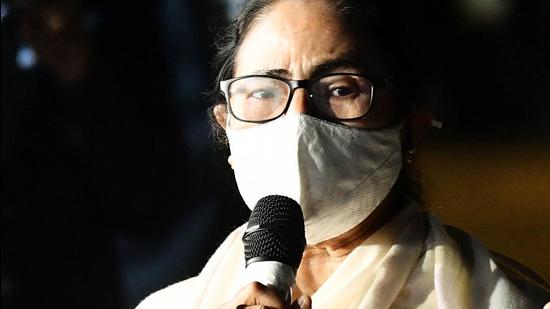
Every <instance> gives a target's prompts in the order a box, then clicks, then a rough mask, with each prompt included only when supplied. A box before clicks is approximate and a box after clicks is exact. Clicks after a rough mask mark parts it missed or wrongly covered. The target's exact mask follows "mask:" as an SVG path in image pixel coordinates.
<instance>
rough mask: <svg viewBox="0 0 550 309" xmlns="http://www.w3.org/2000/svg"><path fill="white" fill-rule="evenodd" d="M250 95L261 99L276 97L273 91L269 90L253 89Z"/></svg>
mask: <svg viewBox="0 0 550 309" xmlns="http://www.w3.org/2000/svg"><path fill="white" fill-rule="evenodd" d="M250 96H251V97H253V98H255V99H259V100H265V99H271V98H273V97H274V95H273V92H272V91H268V90H257V91H253V92H252V93H251V95H250Z"/></svg>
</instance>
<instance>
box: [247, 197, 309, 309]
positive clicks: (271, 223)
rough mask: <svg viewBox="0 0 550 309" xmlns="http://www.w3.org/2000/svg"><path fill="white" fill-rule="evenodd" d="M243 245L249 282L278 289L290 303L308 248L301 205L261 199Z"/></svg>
mask: <svg viewBox="0 0 550 309" xmlns="http://www.w3.org/2000/svg"><path fill="white" fill-rule="evenodd" d="M243 244H244V258H245V262H246V270H245V275H246V277H247V279H248V280H249V282H252V281H257V282H260V283H262V284H264V285H266V286H269V287H271V288H274V289H275V290H276V291H277V292H278V293H279V294H280V295H281V296H282V297H283V299H285V301H287V302H288V304H290V300H291V295H290V293H291V289H292V287H293V286H294V283H295V279H296V271H297V270H298V266H299V265H300V261H301V260H302V253H303V252H304V248H305V246H306V238H305V232H304V215H303V213H302V209H301V208H300V205H298V203H297V202H296V201H294V200H293V199H291V198H289V197H286V196H281V195H268V196H266V197H263V198H261V199H260V200H259V201H258V203H257V204H256V206H255V207H254V209H253V210H252V213H251V214H250V220H249V221H248V226H247V229H246V231H245V233H244V236H243Z"/></svg>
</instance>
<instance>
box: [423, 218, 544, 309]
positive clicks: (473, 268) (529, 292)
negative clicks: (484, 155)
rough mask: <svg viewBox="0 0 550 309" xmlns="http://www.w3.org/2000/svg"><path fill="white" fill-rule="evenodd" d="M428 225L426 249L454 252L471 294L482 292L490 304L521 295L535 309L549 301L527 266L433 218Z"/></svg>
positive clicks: (539, 281) (541, 279)
mask: <svg viewBox="0 0 550 309" xmlns="http://www.w3.org/2000/svg"><path fill="white" fill-rule="evenodd" d="M429 225H430V233H429V235H428V239H427V244H426V246H427V247H428V249H429V248H436V247H438V246H440V247H445V248H446V250H451V251H454V252H456V253H457V255H458V256H459V257H458V260H459V261H460V262H458V264H461V266H460V268H462V269H463V270H464V271H465V274H467V277H469V278H470V279H469V281H470V288H471V289H472V290H474V291H471V292H472V293H474V294H476V293H477V292H475V290H478V291H482V290H485V291H484V294H486V296H488V297H490V298H491V300H492V301H495V300H496V299H500V298H502V299H503V300H504V299H506V297H507V296H511V295H512V294H520V295H523V296H524V297H525V298H526V299H528V300H529V301H528V302H530V303H532V304H534V305H535V307H537V308H541V307H542V306H543V305H544V303H546V302H548V301H549V300H550V288H549V286H548V284H547V283H546V282H545V280H544V279H543V278H542V277H540V276H539V275H537V274H536V273H535V272H534V271H532V270H530V269H529V268H528V267H526V266H524V265H522V264H521V263H519V262H517V261H515V260H514V259H512V258H510V257H507V256H504V255H502V254H499V253H496V252H492V251H490V250H488V249H487V248H486V247H485V246H484V245H483V244H482V243H481V242H480V241H479V240H478V239H477V238H476V237H475V236H472V235H471V234H469V233H467V232H465V231H463V230H462V229H460V228H457V227H454V226H450V225H444V224H442V223H441V222H440V221H439V220H438V219H437V218H436V217H434V216H433V215H429ZM439 262H440V265H446V264H448V261H445V260H443V261H439ZM438 264H439V263H438ZM454 266H458V265H454Z"/></svg>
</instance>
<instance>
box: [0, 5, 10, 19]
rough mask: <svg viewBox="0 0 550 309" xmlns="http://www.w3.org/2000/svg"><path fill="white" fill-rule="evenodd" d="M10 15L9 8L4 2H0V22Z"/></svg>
mask: <svg viewBox="0 0 550 309" xmlns="http://www.w3.org/2000/svg"><path fill="white" fill-rule="evenodd" d="M9 13H10V7H9V5H7V4H6V3H4V1H2V2H0V14H2V21H4V17H6V16H8V14H9Z"/></svg>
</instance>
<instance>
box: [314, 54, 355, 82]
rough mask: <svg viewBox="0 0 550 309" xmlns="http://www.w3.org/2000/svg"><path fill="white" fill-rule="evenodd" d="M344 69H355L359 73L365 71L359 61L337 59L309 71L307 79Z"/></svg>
mask: <svg viewBox="0 0 550 309" xmlns="http://www.w3.org/2000/svg"><path fill="white" fill-rule="evenodd" d="M344 68H346V69H349V68H353V69H357V70H359V71H360V72H361V73H363V72H364V71H365V70H364V64H363V63H361V62H360V61H357V60H355V59H352V58H339V59H334V60H330V61H328V62H324V63H321V64H318V65H316V66H315V67H314V68H313V70H312V71H311V74H310V76H309V78H315V77H318V76H320V75H323V74H327V73H332V72H334V71H335V70H337V69H344Z"/></svg>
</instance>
